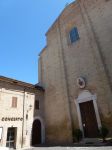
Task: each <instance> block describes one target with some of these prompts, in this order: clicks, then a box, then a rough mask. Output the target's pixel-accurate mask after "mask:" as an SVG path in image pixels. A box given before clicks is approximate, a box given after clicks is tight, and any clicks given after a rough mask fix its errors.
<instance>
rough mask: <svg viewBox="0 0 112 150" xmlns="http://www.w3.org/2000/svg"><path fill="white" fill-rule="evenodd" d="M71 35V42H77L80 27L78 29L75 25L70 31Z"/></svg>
mask: <svg viewBox="0 0 112 150" xmlns="http://www.w3.org/2000/svg"><path fill="white" fill-rule="evenodd" d="M69 36H70V41H71V43H74V42H76V41H77V40H79V33H78V29H77V28H76V27H74V28H73V29H72V30H71V31H70V33H69Z"/></svg>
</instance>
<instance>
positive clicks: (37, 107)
mask: <svg viewBox="0 0 112 150" xmlns="http://www.w3.org/2000/svg"><path fill="white" fill-rule="evenodd" d="M39 107H40V106H39V100H35V109H39Z"/></svg>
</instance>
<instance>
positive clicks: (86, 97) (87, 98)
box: [75, 90, 101, 137]
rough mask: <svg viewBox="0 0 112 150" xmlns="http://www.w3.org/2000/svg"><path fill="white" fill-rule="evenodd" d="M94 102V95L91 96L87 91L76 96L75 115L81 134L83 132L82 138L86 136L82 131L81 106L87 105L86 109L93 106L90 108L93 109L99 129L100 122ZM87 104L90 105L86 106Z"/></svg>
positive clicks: (95, 98) (95, 97)
mask: <svg viewBox="0 0 112 150" xmlns="http://www.w3.org/2000/svg"><path fill="white" fill-rule="evenodd" d="M96 100H97V96H96V94H92V93H91V92H89V91H88V90H83V91H82V92H81V93H80V94H79V95H78V98H77V99H76V100H75V104H76V108H77V114H78V120H79V127H80V129H81V130H82V132H83V137H86V136H85V131H84V126H85V124H84V123H83V118H82V117H83V116H82V113H83V112H81V105H83V104H84V105H86V103H87V107H89V106H90V105H91V106H92V105H93V106H92V107H93V109H94V110H93V112H94V115H95V117H96V123H97V126H98V128H100V127H101V120H100V116H99V112H98V106H97V102H96ZM88 104H90V105H88ZM91 106H90V107H91ZM92 107H91V108H92ZM83 110H84V107H83ZM85 110H86V109H85ZM90 110H91V109H90ZM90 113H91V112H90ZM86 115H87V113H86ZM91 117H92V116H91Z"/></svg>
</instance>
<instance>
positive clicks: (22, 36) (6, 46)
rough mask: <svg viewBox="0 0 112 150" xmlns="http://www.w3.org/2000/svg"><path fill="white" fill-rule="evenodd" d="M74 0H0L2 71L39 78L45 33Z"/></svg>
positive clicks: (12, 75) (28, 79)
mask: <svg viewBox="0 0 112 150" xmlns="http://www.w3.org/2000/svg"><path fill="white" fill-rule="evenodd" d="M73 1H74V0H0V75H2V76H6V77H10V78H14V79H17V80H21V81H25V82H29V83H33V84H35V83H37V82H38V54H39V52H40V51H41V49H42V48H43V47H44V46H45V45H46V38H45V33H46V31H47V30H48V29H49V27H50V26H51V25H52V23H53V22H54V21H55V19H56V18H57V16H58V15H59V14H60V12H61V11H62V10H63V9H64V7H65V5H66V4H67V3H70V2H73Z"/></svg>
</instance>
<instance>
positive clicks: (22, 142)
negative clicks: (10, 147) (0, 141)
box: [21, 88, 25, 148]
mask: <svg viewBox="0 0 112 150" xmlns="http://www.w3.org/2000/svg"><path fill="white" fill-rule="evenodd" d="M24 107H25V88H24V95H23V121H22V140H21V148H23V144H24V112H25V108H24Z"/></svg>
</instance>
